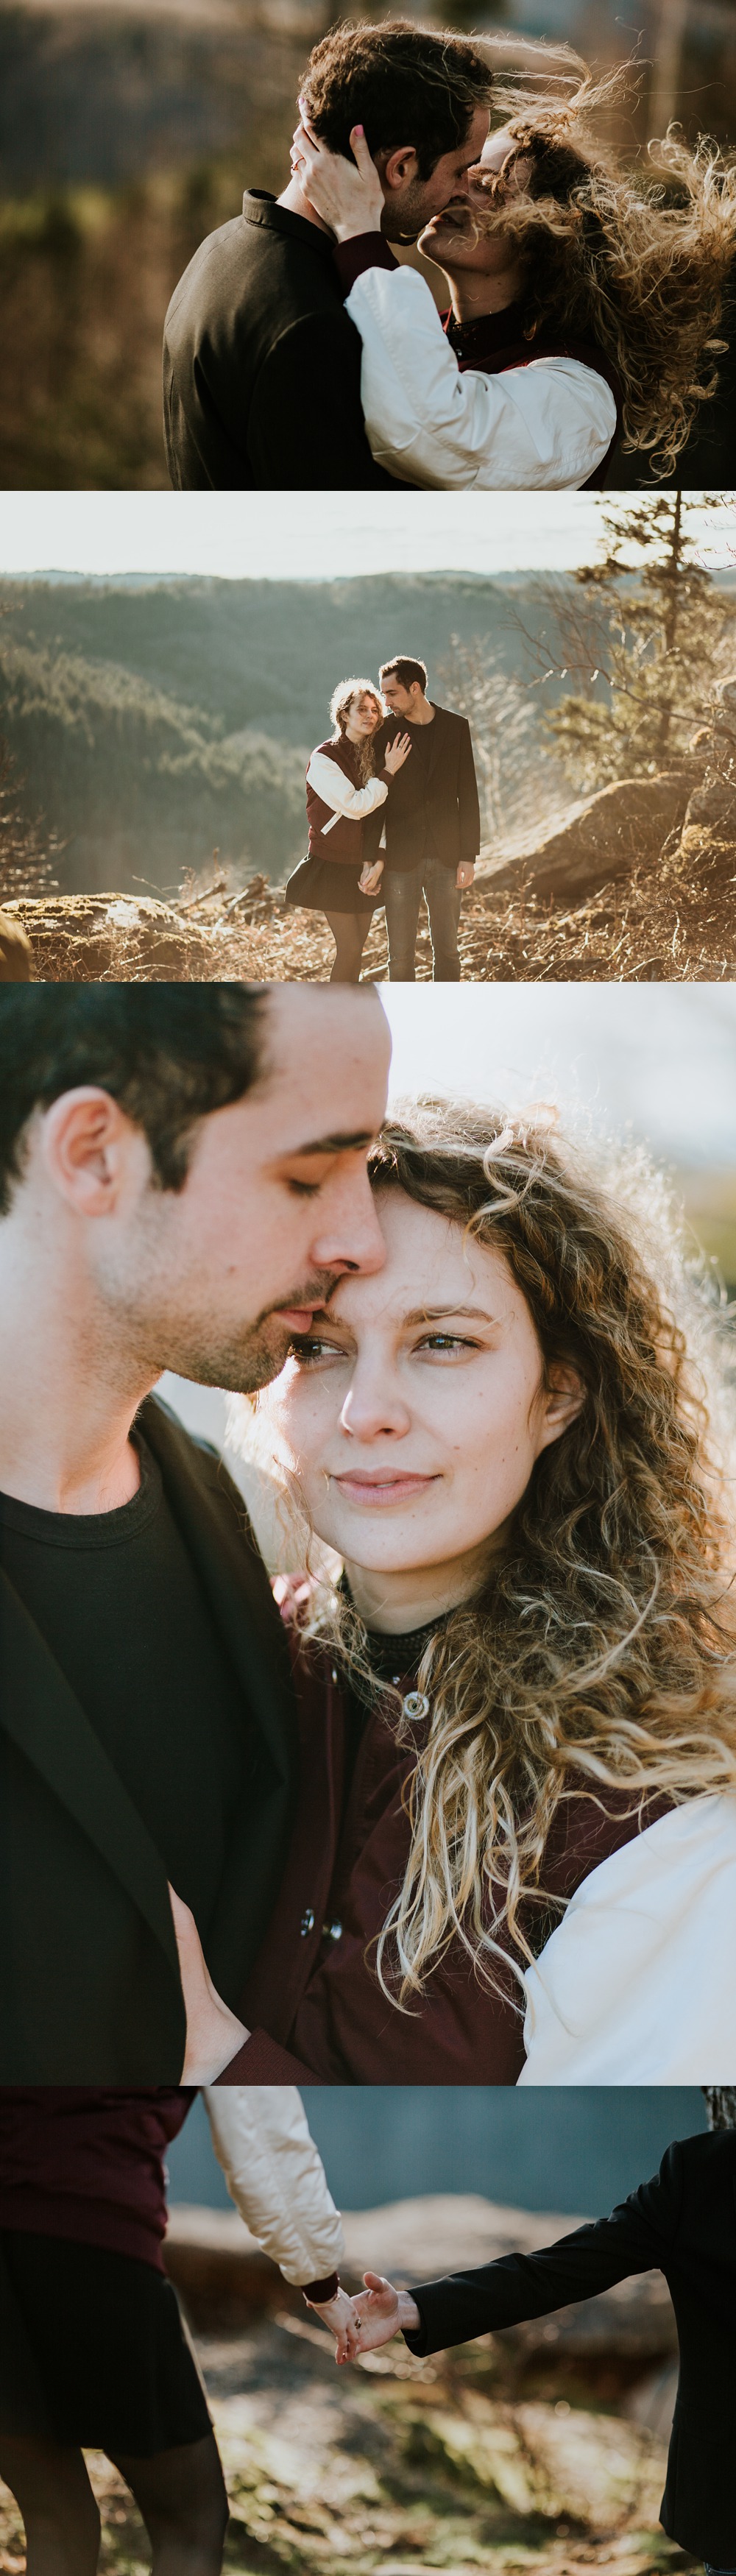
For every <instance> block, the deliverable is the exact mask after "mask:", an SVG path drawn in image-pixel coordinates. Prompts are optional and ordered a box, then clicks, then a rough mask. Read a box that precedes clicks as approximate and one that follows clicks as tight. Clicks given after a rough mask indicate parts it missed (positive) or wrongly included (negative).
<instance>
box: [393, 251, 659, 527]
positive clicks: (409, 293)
mask: <svg viewBox="0 0 736 2576" xmlns="http://www.w3.org/2000/svg"><path fill="white" fill-rule="evenodd" d="M345 309H346V312H348V313H349V314H350V318H351V321H353V322H354V323H355V327H356V330H357V331H359V332H360V337H361V340H362V342H363V361H362V369H361V401H362V404H363V411H364V413H365V425H366V430H367V433H368V438H369V441H370V446H371V450H372V453H373V456H374V457H375V460H376V464H377V465H382V466H384V467H385V468H386V470H387V472H388V473H389V474H392V475H394V476H395V477H396V479H397V480H398V481H399V482H401V483H413V484H417V485H420V486H423V487H426V488H427V489H428V490H430V491H441V492H453V491H465V490H468V489H469V488H470V487H471V486H472V487H474V488H475V489H476V490H478V491H485V492H498V491H502V492H506V491H508V492H513V491H516V492H564V491H573V492H574V491H576V490H577V489H578V488H579V486H580V484H581V483H586V482H587V480H588V476H589V475H590V474H594V473H595V470H596V466H598V465H600V464H601V463H602V461H603V458H604V456H605V454H606V450H607V448H608V447H609V446H610V443H611V439H612V438H613V434H614V431H615V427H616V405H615V402H614V399H613V394H612V393H611V389H610V386H609V385H607V384H606V381H605V377H604V376H599V375H596V374H595V372H594V370H593V368H592V367H586V366H583V364H582V362H581V360H580V359H579V358H532V359H530V361H529V363H528V365H526V366H524V367H509V368H507V369H506V371H505V372H504V374H503V375H500V376H485V375H482V374H480V373H476V371H475V369H474V368H469V369H467V370H465V371H464V372H463V374H462V375H461V373H460V368H459V366H458V363H457V359H456V357H455V353H454V350H453V349H452V348H451V347H450V343H449V340H447V339H446V337H445V333H444V331H443V328H442V323H441V321H440V317H439V313H438V311H437V306H436V304H435V302H434V297H433V296H432V295H431V293H430V289H429V287H428V285H427V281H426V278H424V277H420V276H419V273H418V271H417V270H416V269H413V268H394V269H385V268H367V269H364V270H363V272H362V274H361V276H360V277H358V278H356V281H355V285H354V286H352V287H351V290H350V294H349V295H348V297H347V299H346V306H345Z"/></svg>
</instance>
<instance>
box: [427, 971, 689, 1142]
mask: <svg viewBox="0 0 736 2576" xmlns="http://www.w3.org/2000/svg"><path fill="white" fill-rule="evenodd" d="M381 1001H382V1003H383V1007H384V1010H385V1012H386V1015H387V1018H388V1020H389V1023H390V1027H391V1032H392V1037H393V1058H392V1065H391V1092H392V1096H393V1098H394V1099H396V1098H397V1097H398V1096H399V1095H400V1094H401V1093H402V1092H412V1091H421V1090H423V1089H434V1090H436V1091H439V1092H444V1093H447V1092H449V1093H455V1094H457V1093H463V1092H467V1093H469V1094H470V1095H471V1097H473V1098H476V1099H480V1100H488V1101H493V1102H495V1103H496V1104H500V1105H501V1106H503V1105H504V1104H506V1103H508V1104H509V1105H511V1106H514V1105H516V1104H519V1103H523V1102H524V1101H528V1100H539V1099H541V1100H554V1101H556V1102H558V1104H559V1106H560V1108H561V1109H562V1111H563V1112H564V1110H565V1109H566V1108H569V1109H571V1110H572V1111H573V1112H574V1114H575V1115H576V1117H577V1116H578V1115H580V1114H582V1116H583V1118H584V1119H586V1120H587V1119H590V1121H591V1122H592V1124H593V1127H594V1128H595V1127H599V1128H604V1129H605V1130H606V1131H607V1132H608V1133H609V1134H610V1133H614V1134H616V1135H621V1134H623V1133H624V1132H625V1131H626V1130H627V1129H629V1130H630V1131H631V1132H632V1133H633V1135H634V1136H635V1137H638V1138H642V1139H643V1140H644V1141H645V1142H646V1143H647V1144H648V1145H649V1146H650V1148H651V1150H652V1151H653V1152H654V1153H655V1154H656V1155H657V1156H661V1157H662V1158H663V1159H664V1160H665V1161H668V1162H669V1161H671V1162H673V1163H675V1162H677V1163H683V1164H686V1165H687V1164H690V1165H692V1164H696V1165H697V1164H699V1163H701V1162H703V1163H706V1164H710V1165H711V1166H713V1165H716V1166H720V1167H721V1168H723V1169H727V1168H729V1167H730V1166H732V1165H734V1166H736V986H734V985H733V984H661V985H660V984H648V985H642V984H460V985H454V984H450V985H447V984H446V985H443V986H442V987H441V988H438V987H437V986H436V985H432V984H416V985H411V984H385V985H384V984H382V985H381Z"/></svg>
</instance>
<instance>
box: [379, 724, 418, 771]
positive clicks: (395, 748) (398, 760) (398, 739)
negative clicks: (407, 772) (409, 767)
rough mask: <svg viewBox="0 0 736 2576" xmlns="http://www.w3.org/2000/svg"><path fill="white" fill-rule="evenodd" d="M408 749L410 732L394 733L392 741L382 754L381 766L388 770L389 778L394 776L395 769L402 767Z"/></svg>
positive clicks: (406, 758)
mask: <svg viewBox="0 0 736 2576" xmlns="http://www.w3.org/2000/svg"><path fill="white" fill-rule="evenodd" d="M410 751H411V734H410V733H397V734H394V739H393V742H390V743H389V746H388V750H387V751H385V752H384V755H383V766H384V769H387V770H388V774H389V778H393V777H395V774H396V771H397V769H403V766H404V762H405V760H408V758H409V753H410Z"/></svg>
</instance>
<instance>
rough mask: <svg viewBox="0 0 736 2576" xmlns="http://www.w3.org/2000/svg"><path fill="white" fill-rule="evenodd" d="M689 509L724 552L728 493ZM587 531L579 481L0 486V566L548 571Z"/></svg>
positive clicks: (571, 558)
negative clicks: (235, 487)
mask: <svg viewBox="0 0 736 2576" xmlns="http://www.w3.org/2000/svg"><path fill="white" fill-rule="evenodd" d="M613 497H614V498H615V499H617V498H618V495H614V496H613ZM701 515H702V532H703V545H702V554H703V561H704V562H706V561H707V562H709V563H713V564H720V565H728V564H736V496H735V495H734V494H732V493H726V494H724V495H723V496H722V497H721V498H720V499H719V501H718V502H717V503H712V502H710V503H705V504H704V505H703V506H702V514H701ZM599 530H600V500H599V498H598V496H597V495H594V494H593V493H590V492H573V493H570V492H550V493H544V492H519V493H514V492H453V493H441V492H407V493H406V494H401V493H398V494H395V493H386V494H384V493H382V492H308V493H305V492H239V493H233V492H9V493H6V494H5V495H4V496H3V495H1V494H0V577H1V576H2V574H3V573H5V574H6V575H8V574H13V573H16V574H29V573H30V574H32V573H44V572H77V573H101V574H118V573H126V572H139V573H153V574H155V573H168V574H173V575H177V574H186V573H205V574H207V573H209V574H213V575H216V576H217V577H219V578H220V579H225V580H228V579H229V580H236V581H242V580H244V579H246V578H247V577H250V578H251V579H259V580H262V579H264V578H269V577H270V578H272V579H274V580H279V581H285V580H289V579H295V580H296V579H300V580H310V579H311V580H315V579H316V580H319V579H321V580H334V579H335V578H336V577H337V576H339V575H341V574H342V575H351V574H352V575H354V574H357V573H382V572H478V573H494V572H499V573H500V572H509V571H516V570H519V569H521V568H529V569H531V570H538V571H551V570H563V569H565V568H567V567H570V566H572V565H574V564H576V563H581V562H584V561H585V560H586V559H588V558H589V557H590V554H591V551H592V550H594V548H595V543H596V537H597V534H598V531H599Z"/></svg>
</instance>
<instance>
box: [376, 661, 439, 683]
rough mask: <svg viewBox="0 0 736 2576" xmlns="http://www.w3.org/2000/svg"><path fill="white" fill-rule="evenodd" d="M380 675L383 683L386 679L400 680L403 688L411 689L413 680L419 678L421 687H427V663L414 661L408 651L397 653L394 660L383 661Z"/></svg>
mask: <svg viewBox="0 0 736 2576" xmlns="http://www.w3.org/2000/svg"><path fill="white" fill-rule="evenodd" d="M378 677H379V680H380V681H381V684H383V681H384V680H398V681H399V683H400V686H401V688H402V689H410V688H411V685H412V681H413V680H418V681H419V685H420V688H422V689H426V686H427V665H426V662H412V661H411V660H410V659H409V657H408V655H407V654H406V653H397V654H396V656H395V658H394V660H393V662H382V663H381V668H380V671H379V674H378Z"/></svg>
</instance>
